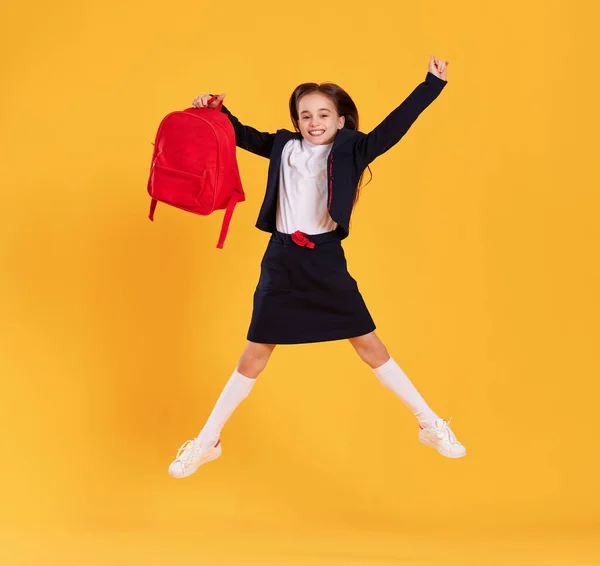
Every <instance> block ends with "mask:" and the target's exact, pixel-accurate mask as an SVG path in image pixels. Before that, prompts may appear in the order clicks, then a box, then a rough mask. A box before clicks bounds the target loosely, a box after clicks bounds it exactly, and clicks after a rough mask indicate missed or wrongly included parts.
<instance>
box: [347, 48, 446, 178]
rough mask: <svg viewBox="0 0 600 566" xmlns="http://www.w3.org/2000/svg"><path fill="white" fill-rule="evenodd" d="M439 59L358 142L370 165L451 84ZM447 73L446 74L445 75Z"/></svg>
mask: <svg viewBox="0 0 600 566" xmlns="http://www.w3.org/2000/svg"><path fill="white" fill-rule="evenodd" d="M438 63H439V62H438V60H437V59H435V58H432V62H430V66H429V70H428V72H427V76H426V77H425V80H424V81H423V82H422V83H421V84H420V85H418V86H417V87H416V88H415V89H414V90H413V92H412V93H411V94H410V95H409V96H408V97H407V98H406V99H405V100H404V102H402V104H400V106H398V108H396V109H395V110H393V111H392V112H391V113H390V114H389V115H388V116H387V117H386V118H385V119H384V120H383V121H382V122H381V123H380V124H379V125H378V126H377V127H376V128H374V129H373V130H372V131H371V132H369V133H368V134H366V135H365V136H364V137H363V138H362V139H361V140H360V141H359V142H358V144H357V149H358V152H359V155H360V156H361V157H362V158H363V159H364V161H365V163H364V166H365V167H366V166H367V165H368V164H369V163H371V162H372V161H373V160H374V159H375V158H377V157H379V156H380V155H381V154H382V153H385V152H386V151H388V150H389V149H390V148H392V147H393V146H394V145H396V144H397V143H398V142H399V141H400V140H401V139H402V137H404V134H406V132H407V131H408V130H409V129H410V127H411V126H412V125H413V123H414V122H415V120H416V119H417V118H418V117H419V115H420V114H421V113H422V112H423V110H425V109H426V108H427V107H428V106H429V105H430V104H431V103H432V102H433V101H434V100H435V99H436V98H437V97H438V96H439V94H440V93H441V92H442V90H443V89H444V87H445V86H446V84H447V81H446V80H445V75H446V70H445V65H444V68H443V71H439V68H438ZM442 77H444V78H442Z"/></svg>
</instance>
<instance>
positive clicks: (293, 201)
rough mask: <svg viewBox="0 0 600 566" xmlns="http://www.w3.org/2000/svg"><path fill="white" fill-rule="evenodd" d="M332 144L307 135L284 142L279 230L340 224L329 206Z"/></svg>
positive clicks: (320, 229) (317, 230)
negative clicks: (328, 160) (307, 138)
mask: <svg viewBox="0 0 600 566" xmlns="http://www.w3.org/2000/svg"><path fill="white" fill-rule="evenodd" d="M332 145H333V143H329V144H325V145H315V144H314V143H311V142H309V141H308V140H305V139H299V140H298V139H293V140H290V141H289V142H287V143H286V144H285V147H284V148H283V152H282V155H281V169H280V171H279V196H278V198H277V223H276V227H277V230H278V231H279V232H283V233H284V234H292V233H294V232H295V231H296V230H300V231H301V232H304V233H305V234H323V233H325V232H331V231H333V230H335V229H336V228H337V224H336V223H335V222H334V221H333V220H332V218H331V216H329V211H328V210H327V194H328V186H327V158H328V157H329V152H330V151H331V147H332Z"/></svg>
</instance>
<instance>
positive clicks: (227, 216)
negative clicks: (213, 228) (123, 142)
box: [217, 193, 239, 249]
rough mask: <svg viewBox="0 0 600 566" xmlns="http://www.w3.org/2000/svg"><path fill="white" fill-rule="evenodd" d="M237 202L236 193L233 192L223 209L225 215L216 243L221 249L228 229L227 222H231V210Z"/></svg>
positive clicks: (237, 196)
mask: <svg viewBox="0 0 600 566" xmlns="http://www.w3.org/2000/svg"><path fill="white" fill-rule="evenodd" d="M238 202H239V195H238V193H234V195H233V196H232V197H231V199H230V200H229V204H228V205H227V208H226V210H225V216H224V218H223V225H222V226H221V234H220V235H219V243H218V244H217V248H219V249H223V244H224V243H225V238H226V237H227V231H228V230H229V224H230V222H231V217H232V216H233V211H234V209H235V207H236V205H237V203H238Z"/></svg>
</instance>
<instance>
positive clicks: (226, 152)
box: [148, 97, 246, 248]
mask: <svg viewBox="0 0 600 566" xmlns="http://www.w3.org/2000/svg"><path fill="white" fill-rule="evenodd" d="M214 99H215V97H213V98H211V99H210V100H209V103H210V102H212V101H213V100H214ZM221 106H222V103H221V104H219V106H218V107H217V108H187V109H185V110H181V111H175V112H171V113H170V114H167V115H166V116H165V117H164V118H163V120H162V121H161V123H160V125H159V127H158V132H157V133H156V140H155V143H154V154H153V156H152V166H151V169H150V178H149V179H148V193H149V194H150V196H151V197H152V202H151V204H150V215H149V218H150V220H152V221H154V211H155V209H156V204H157V202H159V201H160V202H163V203H165V204H168V205H171V206H174V207H176V208H180V209H182V210H186V211H187V212H192V213H194V214H200V215H203V216H206V215H208V214H211V213H212V212H214V211H215V210H225V217H224V219H223V225H222V228H221V234H220V236H219V242H218V244H217V248H223V244H224V242H225V238H226V237H227V231H228V229H229V223H230V222H231V217H232V215H233V211H234V209H235V206H236V205H237V203H238V202H243V201H244V200H246V198H245V195H244V189H243V187H242V181H241V179H240V173H239V170H238V165H237V161H236V155H235V151H236V147H235V132H234V130H233V126H232V125H231V122H230V121H229V118H228V117H227V115H226V114H224V113H223V112H221Z"/></svg>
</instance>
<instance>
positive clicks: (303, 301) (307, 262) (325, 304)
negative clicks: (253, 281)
mask: <svg viewBox="0 0 600 566" xmlns="http://www.w3.org/2000/svg"><path fill="white" fill-rule="evenodd" d="M373 330H375V323H374V322H373V319H372V318H371V315H370V313H369V311H368V309H367V307H366V305H365V302H364V300H363V298H362V295H361V294H360V292H359V290H358V285H357V283H356V281H355V280H354V279H353V278H352V277H351V275H350V274H349V273H348V269H347V265H346V257H345V254H344V249H343V248H342V242H341V238H340V235H339V234H338V233H337V232H328V233H326V234H318V235H315V236H310V235H309V236H306V237H305V235H303V234H301V233H300V232H297V233H296V234H293V235H288V234H282V233H281V232H275V233H273V234H272V236H271V239H270V241H269V245H268V246H267V250H266V252H265V255H264V257H263V260H262V263H261V272H260V279H259V282H258V285H257V287H256V291H255V293H254V309H253V312H252V320H251V322H250V329H249V331H248V340H249V341H251V342H258V343H262V344H306V343H312V342H328V341H332V340H343V339H346V338H354V337H356V336H363V335H364V334H368V333H369V332H372V331H373Z"/></svg>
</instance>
